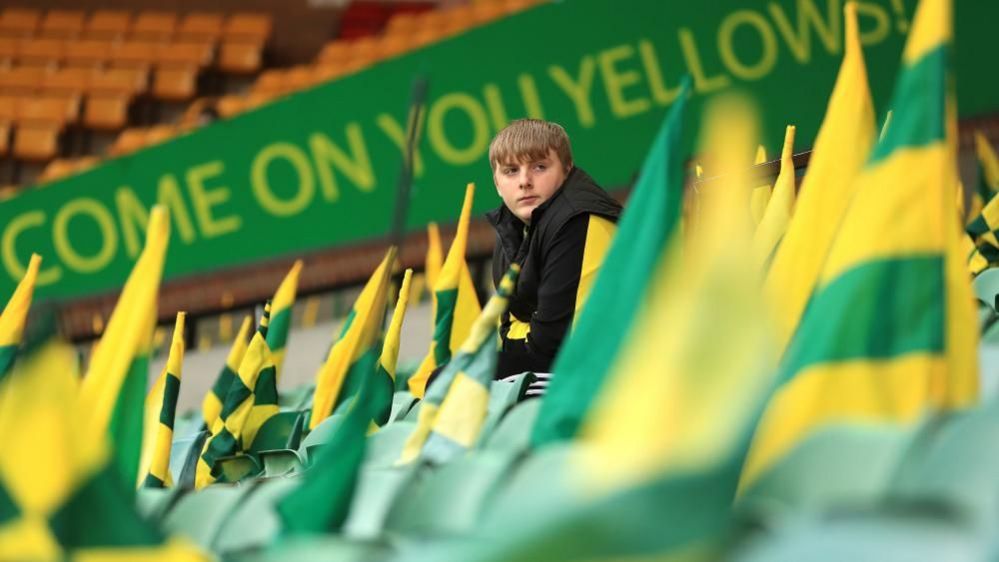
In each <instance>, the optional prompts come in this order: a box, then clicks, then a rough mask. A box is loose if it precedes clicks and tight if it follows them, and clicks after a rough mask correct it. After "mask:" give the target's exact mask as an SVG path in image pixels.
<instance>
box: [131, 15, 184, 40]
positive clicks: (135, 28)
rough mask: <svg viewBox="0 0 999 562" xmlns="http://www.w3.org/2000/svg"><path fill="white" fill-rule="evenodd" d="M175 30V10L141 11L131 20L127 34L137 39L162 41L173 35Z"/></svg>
mask: <svg viewBox="0 0 999 562" xmlns="http://www.w3.org/2000/svg"><path fill="white" fill-rule="evenodd" d="M176 31H177V14H176V13H175V12H161V11H143V12H139V15H138V16H136V18H135V21H133V22H132V27H131V29H129V32H128V35H129V37H131V38H132V39H135V40H139V41H163V40H166V39H169V38H171V37H173V34H174V32H176Z"/></svg>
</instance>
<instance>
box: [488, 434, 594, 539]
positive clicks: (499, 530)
mask: <svg viewBox="0 0 999 562" xmlns="http://www.w3.org/2000/svg"><path fill="white" fill-rule="evenodd" d="M578 454H579V449H578V447H577V446H576V445H575V444H573V443H564V444H554V445H549V446H547V447H544V448H542V449H540V450H537V451H534V452H532V453H531V454H530V455H528V456H527V457H525V458H524V460H523V462H521V463H520V465H518V466H517V467H516V468H515V469H514V470H512V471H511V472H510V473H509V474H507V475H506V476H505V477H504V478H503V481H502V482H501V483H500V486H499V487H498V489H497V490H496V493H495V494H494V495H493V497H492V501H490V502H488V503H487V504H486V506H485V510H484V513H483V515H482V525H481V528H482V529H487V530H488V531H489V532H490V534H494V535H496V536H503V535H505V534H507V533H508V532H509V531H510V530H512V529H513V528H514V527H516V526H517V524H518V522H519V521H520V519H521V517H522V514H524V513H531V514H532V515H535V516H541V515H542V514H544V513H550V512H552V511H555V510H559V509H563V508H565V507H568V506H570V505H572V504H573V503H574V502H580V501H583V499H584V498H582V497H581V494H579V493H578V488H577V483H576V482H575V481H574V478H575V477H574V475H573V473H572V467H573V464H574V463H573V460H574V457H575V456H576V455H578Z"/></svg>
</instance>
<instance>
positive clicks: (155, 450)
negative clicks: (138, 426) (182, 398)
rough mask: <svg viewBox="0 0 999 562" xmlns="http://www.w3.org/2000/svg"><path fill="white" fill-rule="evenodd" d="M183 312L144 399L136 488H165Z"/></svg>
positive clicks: (168, 478) (180, 364) (170, 480)
mask: <svg viewBox="0 0 999 562" xmlns="http://www.w3.org/2000/svg"><path fill="white" fill-rule="evenodd" d="M186 317H187V313H185V312H178V313H177V321H176V323H174V327H173V338H172V339H171V340H170V353H169V355H167V361H166V365H164V366H163V372H162V373H160V377H159V379H157V380H156V383H155V384H154V385H153V388H152V389H151V390H150V391H149V394H148V395H147V396H146V416H145V427H144V435H143V437H142V457H141V458H140V461H139V474H143V475H144V476H143V477H142V478H141V479H140V480H139V486H145V487H147V488H169V487H172V486H173V476H172V475H171V474H170V447H171V446H172V445H173V421H174V417H175V416H176V415H177V397H178V396H179V395H180V377H181V371H182V369H183V366H184V321H185V319H186Z"/></svg>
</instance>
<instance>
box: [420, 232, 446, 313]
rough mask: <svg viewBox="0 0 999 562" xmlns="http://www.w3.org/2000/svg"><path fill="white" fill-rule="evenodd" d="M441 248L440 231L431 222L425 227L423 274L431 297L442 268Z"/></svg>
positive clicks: (442, 252)
mask: <svg viewBox="0 0 999 562" xmlns="http://www.w3.org/2000/svg"><path fill="white" fill-rule="evenodd" d="M441 248H442V245H441V231H440V229H439V228H437V223H435V222H432V223H430V224H428V225H427V257H426V258H425V260H424V274H425V276H426V278H427V286H428V287H430V294H431V295H433V288H434V286H435V285H436V284H437V279H438V278H439V277H440V275H441V268H443V267H444V251H443V250H442V249H441Z"/></svg>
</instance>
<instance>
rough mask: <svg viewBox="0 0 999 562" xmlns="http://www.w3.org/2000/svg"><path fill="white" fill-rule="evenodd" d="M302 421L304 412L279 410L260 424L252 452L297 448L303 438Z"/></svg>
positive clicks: (251, 448)
mask: <svg viewBox="0 0 999 562" xmlns="http://www.w3.org/2000/svg"><path fill="white" fill-rule="evenodd" d="M302 423H303V414H302V412H298V411H289V412H278V413H277V414H275V415H273V416H271V417H270V419H268V420H267V421H266V422H264V424H263V425H262V426H260V429H259V430H258V431H257V435H256V437H254V439H253V443H252V444H251V446H250V452H251V453H259V452H261V451H270V450H274V449H297V448H298V445H299V443H300V442H301V440H302Z"/></svg>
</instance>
